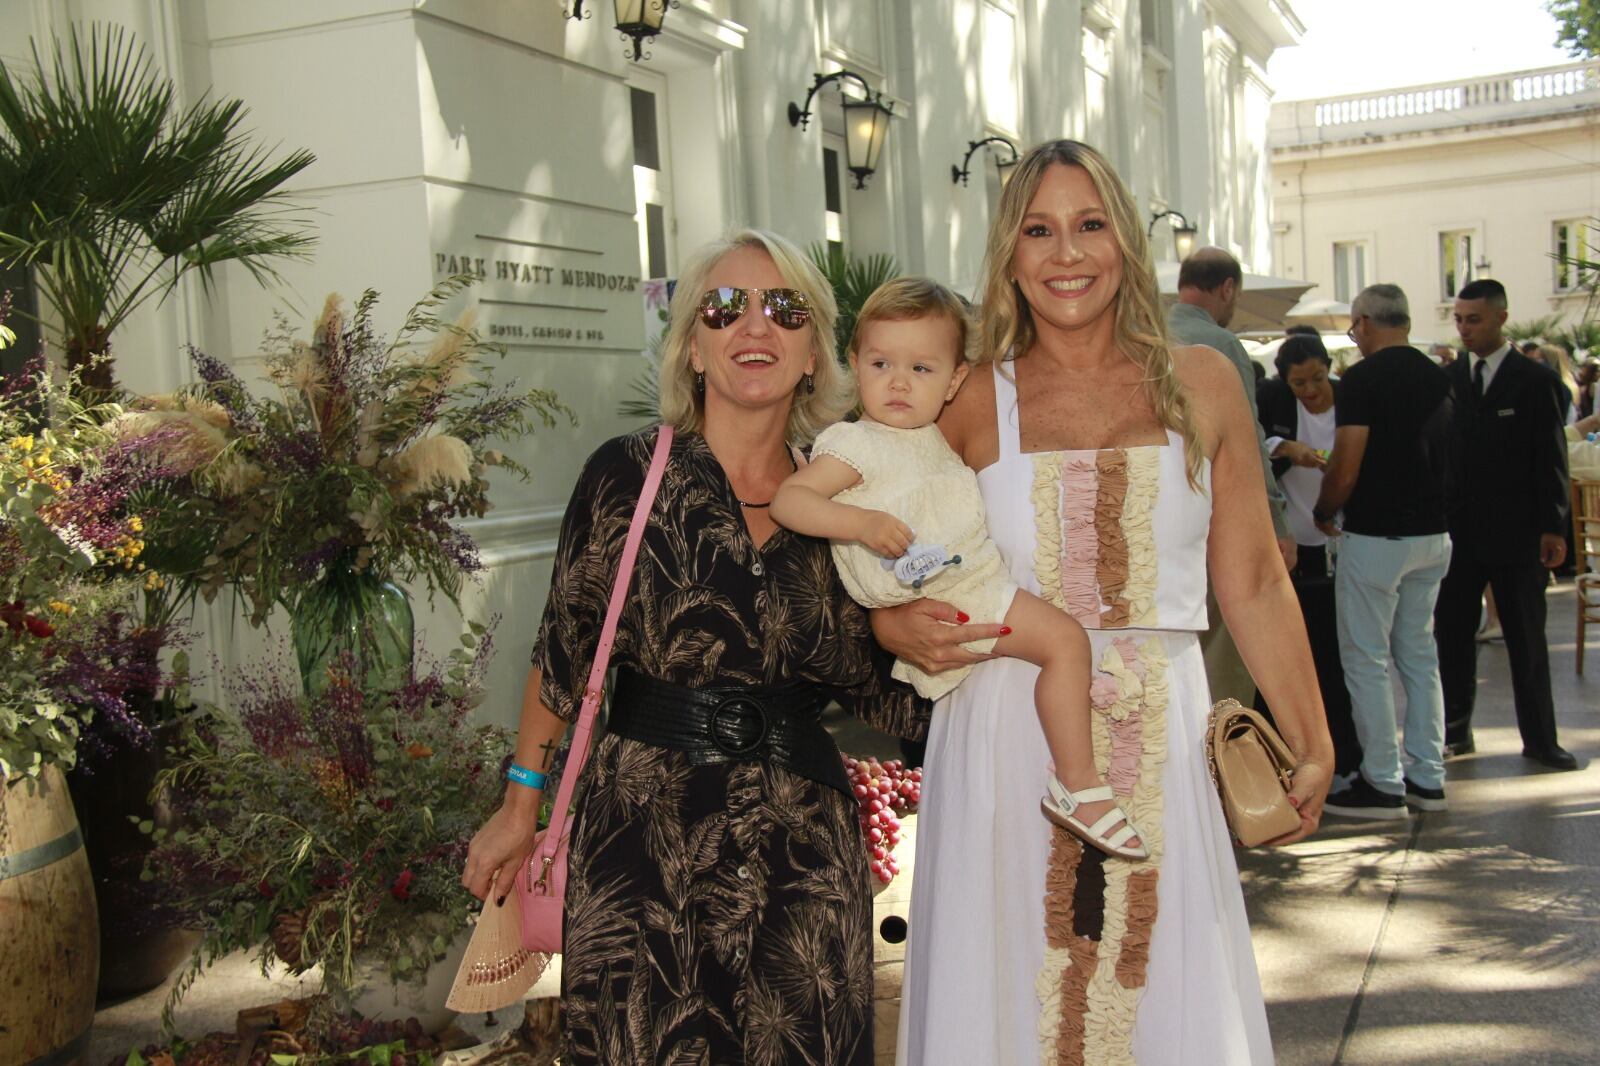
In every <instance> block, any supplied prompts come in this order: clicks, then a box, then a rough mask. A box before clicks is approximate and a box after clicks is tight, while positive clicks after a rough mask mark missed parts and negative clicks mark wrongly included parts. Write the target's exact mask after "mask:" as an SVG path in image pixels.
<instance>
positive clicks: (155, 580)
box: [144, 570, 167, 592]
mask: <svg viewBox="0 0 1600 1066" xmlns="http://www.w3.org/2000/svg"><path fill="white" fill-rule="evenodd" d="M166 587H167V581H166V579H165V578H164V577H162V576H161V575H160V574H158V573H156V572H155V571H154V570H151V571H148V572H147V573H146V574H145V575H144V590H145V591H146V592H155V591H156V590H157V589H164V588H166Z"/></svg>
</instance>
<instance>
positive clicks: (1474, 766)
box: [1241, 584, 1600, 1066]
mask: <svg viewBox="0 0 1600 1066" xmlns="http://www.w3.org/2000/svg"><path fill="white" fill-rule="evenodd" d="M1549 603H1550V625H1549V627H1548V633H1549V639H1550V652H1551V654H1550V659H1551V664H1550V665H1551V679H1552V682H1553V684H1554V688H1555V696H1556V707H1557V718H1558V722H1559V729H1560V735H1561V742H1562V744H1563V746H1564V747H1566V748H1567V749H1568V750H1569V751H1572V752H1574V753H1575V754H1577V755H1578V757H1579V760H1580V762H1581V763H1582V764H1583V767H1582V769H1581V770H1579V771H1578V772H1577V773H1553V772H1550V771H1546V770H1544V769H1543V768H1542V767H1540V766H1538V765H1537V764H1536V763H1532V762H1529V761H1528V760H1525V759H1523V758H1522V757H1521V754H1520V752H1521V748H1522V745H1521V741H1520V740H1519V739H1518V735H1517V730H1516V719H1515V715H1514V714H1513V712H1512V704H1511V683H1510V668H1509V666H1508V664H1507V660H1506V652H1505V646H1504V645H1503V644H1499V643H1492V644H1487V645H1482V646H1481V649H1480V654H1479V660H1478V663H1479V665H1478V676H1479V679H1480V681H1479V684H1480V688H1479V694H1478V709H1477V711H1476V713H1475V715H1474V725H1475V733H1476V738H1477V745H1478V754H1476V755H1474V756H1470V757H1468V758H1465V759H1461V760H1458V761H1455V762H1452V763H1450V764H1449V766H1448V775H1447V777H1448V780H1447V783H1446V793H1447V796H1448V798H1449V800H1450V810H1449V812H1447V813H1439V814H1426V815H1420V816H1414V817H1413V818H1412V819H1411V822H1410V824H1408V825H1402V824H1400V823H1390V824H1391V825H1392V826H1393V827H1392V828H1388V829H1384V830H1381V831H1374V827H1373V826H1372V825H1371V824H1367V825H1363V824H1361V823H1357V822H1352V821H1349V820H1346V819H1340V818H1332V817H1330V818H1327V819H1325V820H1324V821H1323V826H1324V828H1323V831H1322V832H1320V833H1318V834H1317V835H1316V836H1315V837H1313V838H1312V839H1311V840H1308V841H1304V842H1302V843H1300V844H1296V845H1294V846H1292V847H1288V848H1281V849H1277V850H1272V851H1262V852H1253V853H1249V854H1246V855H1244V856H1243V858H1242V860H1241V865H1242V867H1243V871H1244V878H1245V898H1246V901H1247V902H1248V904H1249V909H1250V918H1251V927H1252V931H1253V934H1254V939H1255V945H1256V958H1257V961H1258V963H1259V965H1260V968H1261V976H1262V983H1263V985H1264V987H1265V990H1266V995H1267V1009H1268V1013H1269V1015H1270V1016H1271V1022H1272V1033H1273V1041H1274V1045H1275V1047H1276V1049H1277V1053H1278V1062H1279V1063H1280V1064H1281V1066H1313V1064H1315V1066H1329V1064H1332V1066H1358V1064H1367V1063H1373V1064H1378V1063H1381V1064H1386V1066H1399V1064H1406V1066H1423V1064H1439V1066H1444V1064H1450V1066H1467V1064H1480V1063H1481V1064H1485V1066H1487V1064H1501V1063H1519V1064H1522V1063H1527V1064H1536V1063H1537V1064H1562V1066H1567V1064H1571V1066H1577V1064H1580V1063H1582V1064H1591V1066H1592V1064H1594V1063H1597V1062H1600V763H1597V762H1596V761H1595V759H1596V756H1597V755H1600V634H1597V633H1594V632H1593V631H1591V633H1590V639H1589V641H1588V642H1587V644H1588V661H1587V663H1586V664H1585V665H1586V668H1587V670H1588V671H1589V672H1588V674H1587V676H1586V677H1585V678H1581V679H1580V678H1579V677H1578V676H1577V673H1576V672H1575V670H1574V650H1575V644H1574V623H1573V619H1574V613H1573V611H1574V605H1573V591H1572V586H1571V585H1570V584H1567V585H1564V586H1561V587H1558V588H1557V589H1555V590H1552V592H1551V594H1550V597H1549Z"/></svg>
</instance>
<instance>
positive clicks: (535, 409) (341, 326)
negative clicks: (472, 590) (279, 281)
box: [130, 278, 572, 624]
mask: <svg viewBox="0 0 1600 1066" xmlns="http://www.w3.org/2000/svg"><path fill="white" fill-rule="evenodd" d="M470 280H471V279H469V278H452V279H449V280H447V281H445V282H443V283H441V284H440V285H439V286H438V287H436V288H435V289H434V290H433V291H432V292H430V293H429V294H428V295H427V296H426V297H425V298H424V299H423V300H421V301H420V302H419V303H417V304H416V305H415V306H414V307H412V308H411V310H410V311H409V312H408V313H407V315H406V318H405V322H404V324H403V325H402V326H401V328H400V330H399V332H398V334H397V336H396V337H395V339H394V340H393V341H392V342H389V343H385V342H384V341H383V340H382V339H381V338H380V337H379V335H378V333H377V331H376V329H375V327H374V324H373V310H374V307H375V305H376V303H377V299H378V297H377V294H376V293H374V292H372V291H371V290H368V291H367V292H366V293H364V294H363V295H362V297H361V299H360V300H358V301H357V302H356V304H355V306H354V308H353V309H352V310H351V311H350V312H349V313H348V314H347V313H346V312H345V310H344V308H343V305H342V304H341V302H340V300H339V298H338V297H337V296H330V297H329V298H328V301H327V304H326V306H325V307H324V309H323V312H322V315H321V317H320V318H319V319H318V320H317V323H316V326H315V328H314V329H313V331H312V335H311V339H310V340H309V341H302V340H299V339H297V338H295V337H294V336H293V335H292V333H291V331H290V330H289V328H288V327H287V325H285V324H284V323H283V322H281V321H280V322H279V324H278V327H277V328H276V329H275V330H274V331H273V332H271V333H269V334H268V337H267V347H268V350H269V354H268V357H267V363H266V365H267V374H268V377H269V378H270V380H271V381H272V383H273V384H274V385H276V386H277V387H278V390H279V396H277V397H273V398H268V397H259V396H256V395H253V394H252V393H251V392H250V390H249V389H248V388H247V387H246V386H245V384H244V382H243V381H242V380H241V379H240V378H239V377H238V376H237V375H236V374H235V373H234V372H233V371H232V370H231V369H230V368H229V367H228V366H227V365H226V364H224V363H223V362H222V361H220V360H218V359H216V358H214V357H212V356H209V355H206V354H205V353H203V352H199V351H195V350H191V358H192V361H193V364H194V368H195V370H196V373H197V374H198V376H199V378H200V382H199V384H197V385H194V386H191V387H189V388H186V389H183V390H180V391H179V392H177V393H175V394H173V395H171V396H163V397H152V398H150V399H148V400H147V401H145V402H144V403H143V404H141V405H139V406H140V407H141V408H142V409H141V410H139V411H137V412H136V414H135V415H134V416H133V418H134V420H133V421H131V422H130V430H131V431H132V432H136V433H137V432H149V431H151V430H153V429H155V428H156V427H162V426H165V427H176V428H177V429H178V430H179V436H178V437H177V438H176V439H175V441H174V443H173V449H174V451H175V452H176V453H180V454H185V455H199V456H207V457H209V459H208V465H207V466H206V467H205V469H204V472H203V475H202V477H201V486H202V488H203V490H204V492H205V494H206V495H207V497H208V498H209V499H211V500H212V501H214V502H216V503H217V504H218V505H220V506H221V507H222V508H223V509H224V510H225V513H226V515H227V520H226V523H225V525H224V527H223V529H222V531H221V536H220V538H219V540H218V543H217V545H216V550H215V551H214V552H213V553H212V554H211V555H210V556H209V557H208V558H207V559H206V560H205V561H204V565H203V567H202V568H201V572H200V575H199V585H200V589H201V591H202V593H203V594H204V595H205V596H206V597H207V598H208V599H209V598H210V597H212V596H214V595H215V594H216V592H217V591H218V590H219V589H220V588H221V587H222V586H223V585H224V584H232V585H234V586H235V587H237V588H238V589H239V590H240V591H241V592H242V593H243V594H244V596H245V597H246V598H247V600H248V601H249V604H250V609H251V612H250V613H251V621H252V622H253V623H255V624H260V623H261V622H262V621H264V620H265V618H266V615H267V614H268V612H270V611H271V609H272V608H273V607H274V606H276V605H279V604H283V605H287V606H290V607H292V606H293V605H294V603H295V601H296V599H297V597H298V595H299V593H300V591H301V590H303V589H304V588H305V587H306V586H308V585H310V584H313V583H315V582H317V581H318V580H320V579H321V578H322V577H323V576H325V575H326V574H328V573H329V572H330V571H332V570H335V569H339V568H346V569H349V570H353V571H355V572H357V573H372V574H376V575H379V576H380V577H381V578H383V579H385V580H387V579H390V578H393V579H396V580H401V581H412V580H420V581H422V582H423V583H424V584H425V585H426V587H427V589H428V591H429V593H430V595H431V594H432V593H434V592H443V593H444V594H445V595H446V596H447V597H449V598H450V599H451V600H452V601H455V600H457V598H458V596H459V593H460V588H461V581H462V578H463V576H464V575H467V574H471V573H474V572H476V571H478V570H479V569H481V565H482V564H481V563H480V561H479V559H478V554H477V547H476V545H475V544H474V542H473V540H472V538H471V536H470V535H468V534H467V533H466V532H465V531H464V530H463V529H462V528H461V524H460V522H461V520H462V519H464V518H467V517H481V516H482V515H484V514H485V513H487V512H488V510H489V508H490V506H491V504H490V501H489V480H488V472H489V470H490V469H491V468H500V469H503V470H506V471H508V472H510V473H512V474H514V475H515V476H518V477H520V478H522V479H524V480H526V478H527V477H528V471H527V470H526V469H525V468H524V467H523V466H521V465H520V464H519V463H517V462H516V461H514V460H513V459H511V458H510V457H508V456H507V455H505V453H504V452H502V451H499V450H497V449H495V448H492V447H490V444H491V442H492V441H494V440H497V439H499V440H514V439H516V438H519V437H522V436H524V435H526V434H527V433H528V432H530V431H531V430H532V429H533V428H534V426H535V424H536V423H542V424H543V425H544V426H546V427H549V426H553V425H554V424H555V417H556V416H557V415H565V416H566V417H568V418H569V419H570V418H571V417H572V415H571V412H570V410H569V409H568V408H567V407H566V406H565V405H563V404H562V403H561V401H560V400H558V399H557V398H556V396H555V394H554V393H552V392H549V391H548V390H544V389H527V390H521V389H518V388H517V386H516V383H512V384H509V385H496V384H494V383H493V382H492V381H490V380H488V379H487V377H486V375H484V374H483V373H482V370H483V369H484V368H483V364H484V361H485V357H486V356H487V355H488V354H491V353H494V354H501V355H503V354H504V349H503V348H502V347H501V346H500V345H497V344H494V343H491V342H489V341H487V340H485V339H484V338H483V337H482V336H481V335H480V334H479V333H478V331H477V330H476V328H475V327H474V325H473V319H472V317H471V315H470V314H469V315H468V316H465V317H463V318H462V319H461V320H459V321H457V322H455V323H448V322H444V321H442V320H441V319H440V318H439V317H438V310H439V308H440V307H441V306H442V305H443V304H444V303H445V302H446V301H448V300H449V299H450V298H451V297H452V296H454V295H455V294H456V293H457V292H459V291H460V290H461V289H462V288H464V287H465V285H467V284H468V283H470ZM425 341H427V342H428V343H426V345H424V342H425ZM174 457H175V456H174Z"/></svg>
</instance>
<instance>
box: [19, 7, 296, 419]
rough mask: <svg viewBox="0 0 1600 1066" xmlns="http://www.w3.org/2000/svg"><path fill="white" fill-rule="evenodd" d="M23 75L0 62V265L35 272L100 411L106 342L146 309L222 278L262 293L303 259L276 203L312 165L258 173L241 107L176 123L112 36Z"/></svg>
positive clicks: (70, 44) (209, 110) (63, 50)
mask: <svg viewBox="0 0 1600 1066" xmlns="http://www.w3.org/2000/svg"><path fill="white" fill-rule="evenodd" d="M33 67H34V71H33V72H30V73H29V74H28V75H24V76H21V77H19V76H17V75H16V74H15V73H14V71H13V69H12V64H10V63H8V62H6V61H4V60H0V265H5V266H8V267H9V266H12V265H14V264H23V265H26V266H29V267H32V268H34V270H35V271H36V272H37V273H36V276H37V278H38V281H39V292H40V295H41V297H42V298H43V300H44V303H45V304H46V305H47V306H48V307H49V309H50V311H51V312H53V318H54V322H55V323H58V324H59V327H60V330H61V342H62V346H63V348H64V349H65V351H66V355H67V363H68V366H69V367H71V368H73V369H74V370H76V371H77V373H78V378H79V380H80V381H81V382H82V383H83V384H84V385H86V386H89V387H91V388H94V389H96V390H99V392H100V393H101V395H106V394H109V393H110V391H111V390H112V388H113V375H112V364H111V361H110V359H109V357H107V353H109V351H110V335H111V333H112V332H113V331H114V330H115V329H116V328H117V327H118V326H119V325H120V324H121V323H122V322H123V321H125V320H126V319H127V317H128V315H130V314H132V313H133V311H134V310H135V309H137V308H138V307H139V306H140V305H141V304H143V303H144V302H145V301H146V300H148V299H150V298H151V297H153V296H158V295H165V294H166V293H169V292H171V291H172V290H173V289H174V288H176V286H177V284H178V281H179V280H180V279H181V278H182V277H183V276H184V275H186V274H189V273H191V272H193V273H194V274H195V275H196V276H197V277H199V278H200V279H201V280H202V281H203V282H205V283H206V284H208V285H209V284H210V283H211V281H212V280H213V279H214V275H215V271H216V267H217V266H218V265H219V264H222V263H237V264H239V265H241V266H243V267H244V268H245V269H246V270H248V271H250V273H251V274H252V275H253V276H254V277H256V278H257V279H258V280H264V279H269V278H272V277H273V276H275V275H274V264H275V262H276V261H277V260H278V259H280V258H284V257H291V258H294V257H302V256H304V255H305V254H306V253H307V251H309V249H310V247H311V245H312V239H311V238H310V237H309V236H307V235H305V234H304V233H303V232H302V230H303V228H304V223H303V222H302V220H301V219H299V218H297V217H295V216H294V215H293V214H291V213H287V211H286V206H285V204H284V202H283V200H282V199H281V197H282V192H281V188H282V186H283V185H284V184H285V183H286V182H288V181H289V180H290V179H291V178H293V177H294V176H295V175H296V174H298V173H300V171H302V170H304V169H305V168H306V167H308V166H310V165H311V163H312V162H313V161H314V160H315V157H314V156H313V155H312V154H311V153H310V152H306V151H297V152H292V153H290V154H289V155H287V156H286V157H284V158H282V159H280V160H277V161H273V160H272V159H270V158H269V155H268V153H267V152H266V151H264V150H263V149H262V148H260V147H259V146H255V145H252V144H251V143H250V142H249V140H248V138H247V136H246V134H245V132H244V131H243V130H241V129H240V124H241V123H242V122H243V120H244V117H245V115H246V114H247V111H246V108H245V106H244V104H243V103H242V102H241V101H238V100H225V99H211V98H206V99H203V100H201V101H199V102H198V103H196V104H194V105H193V106H191V107H189V108H187V109H183V108H181V107H180V106H179V103H178V92H177V88H176V87H175V86H174V85H173V83H172V81H171V80H170V79H168V78H165V77H162V76H161V75H159V74H158V73H157V72H156V70H155V68H154V64H153V62H152V60H151V56H150V53H149V52H148V51H147V50H146V49H145V48H144V47H143V46H142V45H140V44H138V42H137V41H136V40H135V39H134V37H133V35H132V34H130V33H127V32H126V31H125V30H123V29H121V28H99V27H97V28H96V29H94V30H93V31H91V33H90V35H89V38H88V40H87V41H84V40H82V39H80V38H79V36H78V34H77V32H76V31H75V30H74V31H73V32H72V33H71V34H70V35H69V36H68V38H67V40H66V41H65V42H57V43H56V45H55V47H54V48H52V49H51V50H50V56H49V65H48V68H47V66H46V60H45V58H44V57H43V56H41V55H40V53H39V49H38V47H37V45H35V47H34V50H33ZM47 70H48V75H47V73H46V72H47ZM97 355H98V356H101V357H102V358H98V359H96V358H95V357H96V356H97Z"/></svg>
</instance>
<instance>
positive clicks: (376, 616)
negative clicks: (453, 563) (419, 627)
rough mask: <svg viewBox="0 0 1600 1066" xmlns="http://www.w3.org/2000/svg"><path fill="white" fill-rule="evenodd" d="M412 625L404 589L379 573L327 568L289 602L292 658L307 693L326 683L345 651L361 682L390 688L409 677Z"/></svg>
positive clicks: (409, 607)
mask: <svg viewBox="0 0 1600 1066" xmlns="http://www.w3.org/2000/svg"><path fill="white" fill-rule="evenodd" d="M415 629H416V625H415V621H414V620H413V618H412V616H411V600H410V597H408V596H407V595H406V592H405V590H404V589H402V588H401V587H400V586H399V585H396V584H395V583H394V582H392V581H389V580H387V579H386V578H385V577H384V576H383V575H381V574H372V573H366V572H357V571H355V570H353V569H351V568H349V567H330V568H329V569H328V571H327V573H326V574H324V575H323V577H322V578H321V579H320V580H318V581H317V582H315V583H314V584H311V585H309V586H307V587H306V589H305V590H304V591H303V592H302V593H301V594H300V597H299V598H298V599H297V600H296V601H295V605H294V611H293V614H292V617H291V621H290V633H291V635H292V637H293V639H294V654H295V660H296V662H297V663H298V664H299V667H300V680H301V683H302V684H303V685H304V686H305V692H306V695H308V696H315V695H317V694H319V693H320V692H322V690H323V689H325V688H327V686H328V668H329V667H330V666H334V665H336V664H337V663H338V662H339V661H340V659H341V658H342V657H343V656H344V655H345V654H346V653H348V654H349V655H350V657H351V661H352V665H353V666H354V667H355V669H356V672H357V675H358V676H361V677H364V678H365V679H366V682H367V685H368V686H369V687H371V686H374V685H375V686H378V687H380V688H382V689H383V690H384V691H394V690H395V689H397V688H399V687H400V686H401V685H403V684H405V682H406V680H407V679H408V678H409V677H410V676H411V654H412V637H413V635H414V633H415Z"/></svg>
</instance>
